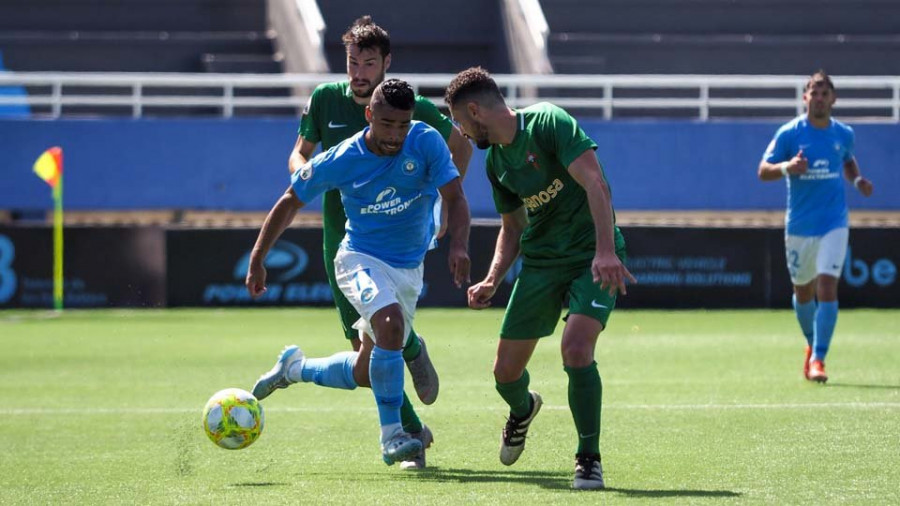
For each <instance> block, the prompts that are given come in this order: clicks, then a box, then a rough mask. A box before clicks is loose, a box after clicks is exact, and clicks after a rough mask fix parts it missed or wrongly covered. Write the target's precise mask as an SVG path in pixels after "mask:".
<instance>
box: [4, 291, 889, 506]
mask: <svg viewBox="0 0 900 506" xmlns="http://www.w3.org/2000/svg"><path fill="white" fill-rule="evenodd" d="M501 318H502V312H501V311H500V310H487V311H482V312H475V311H468V310H464V309H456V310H438V309H426V310H421V311H419V313H418V318H417V320H416V328H417V329H418V330H419V331H420V332H421V333H422V334H423V335H424V336H426V338H427V339H428V344H429V350H430V352H431V355H432V359H433V361H434V363H435V365H436V367H437V368H438V371H439V373H440V374H441V394H440V397H439V398H438V401H437V403H435V404H434V405H433V406H430V407H427V408H424V407H423V408H420V409H419V413H420V415H421V417H422V419H423V420H424V421H425V422H426V423H427V424H428V425H429V426H430V427H431V428H432V429H433V431H434V434H435V444H434V446H433V447H432V449H431V450H429V452H428V460H429V465H430V469H429V470H427V471H425V472H420V473H415V472H409V471H401V470H400V469H399V466H393V467H388V466H385V465H384V464H383V463H382V462H381V458H380V454H379V448H378V440H377V438H378V427H377V414H376V411H375V408H374V402H373V399H372V397H371V394H370V391H369V390H365V389H358V390H356V391H353V392H347V391H338V390H330V389H324V388H321V387H317V386H314V385H296V386H294V387H292V388H290V389H287V390H282V391H279V392H276V393H275V394H273V396H272V397H271V398H269V399H267V400H265V401H264V403H263V405H264V407H265V409H266V427H265V430H264V431H263V434H262V436H261V438H260V439H259V441H257V442H256V443H255V444H254V445H253V446H251V447H249V448H247V449H245V450H240V451H227V450H223V449H220V448H218V447H216V446H214V445H213V444H212V443H211V442H210V441H209V440H207V439H206V436H205V435H204V433H203V430H202V428H201V423H200V413H201V410H202V408H203V405H204V403H205V402H206V400H207V399H208V398H209V396H210V395H212V393H213V392H215V391H217V390H219V389H222V388H226V387H240V388H244V389H248V390H249V389H250V388H251V387H252V385H253V382H254V380H255V379H256V377H257V376H258V375H259V374H260V373H262V372H264V371H266V370H268V369H269V368H270V367H271V365H272V363H273V361H274V359H275V357H276V355H277V353H278V352H279V351H280V350H281V348H282V346H283V345H285V344H290V343H296V344H299V345H300V346H301V347H302V348H303V349H304V351H305V352H306V353H307V355H310V356H323V355H327V354H331V353H333V352H335V351H344V350H345V349H347V344H346V342H345V341H344V340H343V339H342V338H340V337H339V333H338V332H337V330H338V322H337V316H336V314H335V312H334V310H333V309H280V310H258V309H253V310H250V309H245V310H110V311H68V312H66V313H64V314H63V315H62V316H60V317H51V316H49V315H48V314H47V313H43V312H25V311H3V312H0V399H2V402H0V420H2V429H0V504H125V503H128V504H388V503H396V504H516V505H525V504H567V505H572V504H597V503H603V504H619V503H623V504H629V503H644V502H652V503H654V504H656V503H659V504H666V503H668V504H688V503H692V504H726V503H727V504H731V503H734V504H744V503H748V504H751V503H767V504H898V503H900V486H898V483H900V368H898V367H897V364H898V359H900V311H872V310H853V311H850V310H844V311H842V312H841V314H840V317H839V322H838V327H837V332H836V335H835V338H834V342H833V345H832V350H831V354H830V355H829V360H828V362H827V365H828V372H829V374H830V375H831V380H830V381H829V383H828V384H827V385H826V386H820V385H814V384H810V383H808V382H806V381H805V380H803V379H802V378H801V374H800V366H801V362H802V353H803V351H802V348H803V346H802V343H803V339H802V337H800V334H799V331H798V329H797V324H796V321H795V319H794V316H793V313H791V312H789V311H708V312H707V311H683V312H658V311H618V312H616V313H615V314H614V315H613V317H612V319H611V321H610V328H609V329H608V331H607V332H604V334H603V335H601V338H600V343H599V345H598V349H597V362H598V364H599V368H600V374H601V376H602V377H603V380H604V405H603V432H602V438H601V447H602V451H603V462H604V468H605V474H606V481H607V486H608V487H609V489H608V490H606V491H603V492H574V491H572V490H570V488H569V487H570V485H571V480H572V474H573V454H574V449H575V446H574V445H575V434H574V428H573V425H572V419H571V415H570V413H569V411H568V409H567V406H566V376H565V373H564V372H563V370H562V367H561V362H560V354H559V336H560V332H561V327H560V328H558V329H557V333H556V335H554V336H552V337H548V338H546V339H544V341H543V342H541V343H540V345H539V346H538V349H537V351H536V353H535V356H534V358H533V359H532V362H531V366H530V367H529V371H530V372H531V378H532V388H533V389H535V390H537V391H539V392H540V393H541V394H542V395H543V397H544V401H545V407H544V410H543V411H542V412H541V414H540V415H539V416H538V417H537V418H536V419H535V422H534V424H533V425H532V429H531V432H530V434H529V440H528V445H527V448H526V450H525V453H524V454H523V456H522V458H521V459H520V460H519V462H518V463H517V464H516V465H515V466H512V467H504V466H503V465H501V464H500V462H499V460H498V456H497V453H498V443H499V438H500V430H501V428H502V425H503V422H504V415H505V414H506V410H505V409H504V405H503V402H502V400H501V399H500V397H499V395H497V393H496V392H495V390H494V384H493V379H492V375H491V365H492V361H493V355H494V350H495V347H496V340H497V338H496V334H497V330H498V327H499V324H500V320H501ZM410 392H412V391H411V390H410ZM411 397H413V398H414V397H415V395H414V394H411ZM598 495H599V497H598Z"/></svg>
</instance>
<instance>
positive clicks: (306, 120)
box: [288, 16, 472, 469]
mask: <svg viewBox="0 0 900 506" xmlns="http://www.w3.org/2000/svg"><path fill="white" fill-rule="evenodd" d="M342 41H343V42H344V46H345V48H346V50H347V77H348V80H347V81H341V82H334V83H325V84H321V85H319V86H318V87H316V89H315V90H314V91H313V93H312V96H311V97H310V100H309V103H308V104H307V105H306V108H305V109H304V111H303V116H302V118H301V120H300V128H299V132H298V133H299V135H298V137H297V142H296V144H295V145H294V149H293V151H292V152H291V156H290V160H289V163H288V165H289V168H290V171H291V173H293V172H295V171H296V170H299V169H300V168H301V167H302V166H303V165H305V164H306V163H307V162H308V161H309V160H310V159H311V158H312V155H313V153H314V152H315V149H316V145H317V144H319V143H321V144H322V149H323V150H327V149H329V148H331V147H332V146H334V145H336V144H338V143H340V142H341V141H343V140H345V139H347V138H349V137H350V136H352V135H353V134H355V133H357V132H359V131H360V130H362V129H363V128H365V127H366V126H368V123H367V121H366V116H365V111H366V106H367V105H368V104H369V101H370V100H371V97H372V92H373V91H374V90H375V88H376V87H377V86H378V85H379V84H380V83H381V82H382V81H384V76H385V72H386V71H387V69H388V68H389V67H390V64H391V43H390V36H389V35H388V33H387V32H386V31H385V30H384V29H383V28H381V27H380V26H378V25H376V24H375V23H374V22H372V19H371V18H370V17H369V16H364V17H361V18H359V19H357V20H356V21H355V22H354V23H353V25H351V26H350V28H349V29H348V30H347V31H346V33H344V35H343V37H342ZM413 119H414V120H418V121H422V122H424V123H427V124H429V125H430V126H432V127H433V128H435V129H436V130H437V131H438V132H440V134H441V135H442V136H443V137H444V140H445V141H447V145H448V147H449V148H450V153H451V157H452V160H453V164H454V165H455V166H456V167H457V169H458V170H459V173H460V176H464V175H465V170H466V167H468V164H469V159H470V158H471V156H472V146H471V145H470V144H469V142H468V141H467V140H466V139H465V138H464V137H463V136H462V134H461V133H460V131H459V129H458V128H456V127H455V126H454V125H453V123H452V122H451V121H450V119H449V118H447V117H446V116H444V115H443V114H441V113H440V111H439V110H438V109H437V107H436V106H435V105H434V104H433V103H432V102H431V101H430V100H428V99H426V98H424V97H421V96H417V97H416V105H415V110H414V113H413ZM322 218H323V229H324V230H323V235H324V240H323V253H324V261H325V270H326V272H327V274H328V282H329V284H330V285H331V291H332V294H333V296H334V302H335V306H336V307H337V310H338V314H339V315H340V319H341V325H342V326H343V331H344V336H345V337H346V338H347V339H348V340H350V342H351V345H352V346H353V349H354V350H355V351H358V352H359V359H358V362H357V363H359V364H363V363H368V361H369V355H370V354H371V352H372V347H373V343H372V341H371V339H369V338H366V339H360V337H359V336H360V331H359V330H357V329H356V328H354V327H353V325H354V324H355V323H356V322H357V321H358V320H359V313H357V311H356V310H355V309H354V308H353V306H352V305H351V304H350V302H349V301H348V300H347V298H346V297H345V296H344V294H343V293H342V292H341V290H340V288H339V287H338V284H337V281H336V280H335V272H334V258H335V256H336V255H337V250H338V247H339V245H340V243H341V241H342V240H343V238H344V226H345V223H346V221H347V217H346V215H345V214H344V208H343V205H342V203H341V197H340V193H339V192H338V191H330V192H327V193H325V194H324V195H323V197H322ZM445 224H446V217H445V216H442V219H441V232H440V233H439V234H438V236H440V235H442V233H443V227H444V226H445ZM410 337H411V338H410V339H409V340H408V341H407V345H406V347H405V348H404V350H403V358H404V359H405V360H406V363H407V366H408V368H409V370H410V373H411V376H412V379H413V385H414V387H415V389H416V394H417V395H418V397H419V399H421V400H422V402H424V403H425V404H431V403H433V402H434V401H435V399H436V398H437V394H438V386H439V382H438V376H437V373H436V372H435V370H434V366H433V365H432V364H431V360H430V358H429V357H428V352H427V349H426V348H425V346H424V341H423V340H421V339H420V337H419V336H418V335H416V334H415V331H411V336H410ZM354 379H355V380H356V382H357V384H359V385H360V386H368V385H369V377H368V374H367V373H366V372H365V369H364V368H363V367H358V368H355V369H354ZM401 418H402V422H403V429H404V430H406V431H407V432H409V433H411V434H413V436H415V437H417V438H419V439H421V440H422V443H423V445H424V446H425V447H427V446H428V445H430V444H431V440H432V435H431V431H430V430H429V429H428V427H426V426H424V425H423V424H422V423H421V421H420V420H419V418H418V416H417V415H416V413H415V410H414V409H413V407H412V404H411V403H410V402H409V398H408V397H407V396H406V395H405V394H404V396H403V406H402V407H401ZM401 467H402V468H403V469H421V468H424V467H425V454H424V451H423V452H422V453H421V454H420V455H417V456H416V458H415V459H413V460H411V461H408V462H403V463H402V464H401Z"/></svg>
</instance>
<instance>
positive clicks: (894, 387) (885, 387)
mask: <svg viewBox="0 0 900 506" xmlns="http://www.w3.org/2000/svg"><path fill="white" fill-rule="evenodd" d="M826 386H828V387H836V388H862V389H872V390H900V385H864V384H858V383H828V384H827V385H826Z"/></svg>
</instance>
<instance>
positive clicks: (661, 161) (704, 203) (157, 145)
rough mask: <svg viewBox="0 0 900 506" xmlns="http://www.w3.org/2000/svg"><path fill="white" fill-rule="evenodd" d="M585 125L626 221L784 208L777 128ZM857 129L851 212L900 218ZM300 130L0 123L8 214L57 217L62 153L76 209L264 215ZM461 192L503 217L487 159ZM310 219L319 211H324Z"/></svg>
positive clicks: (873, 138)
mask: <svg viewBox="0 0 900 506" xmlns="http://www.w3.org/2000/svg"><path fill="white" fill-rule="evenodd" d="M580 124H581V126H582V127H584V129H585V130H586V132H587V133H588V134H589V135H590V136H591V137H592V138H593V139H595V140H596V142H597V144H598V145H599V148H598V156H599V159H600V161H601V162H602V163H603V165H604V167H605V169H606V174H607V177H608V179H609V181H610V184H611V187H612V190H613V201H614V203H615V206H616V208H617V209H619V210H655V209H662V210H691V209H716V210H762V209H766V210H769V209H782V208H784V205H785V200H786V197H785V187H784V184H783V183H769V184H764V183H761V182H759V181H758V180H757V178H756V167H757V165H758V162H759V160H760V158H761V156H762V153H763V151H764V150H765V148H766V145H767V144H768V143H769V141H770V139H771V137H772V135H773V134H774V132H775V130H776V129H777V127H778V126H779V124H778V123H775V122H771V121H759V122H755V121H741V122H736V121H730V122H724V121H723V122H718V121H717V122H706V123H704V122H693V121H638V120H635V121H627V120H620V121H597V120H585V121H581V122H580ZM854 128H855V130H856V132H857V145H856V154H857V158H858V159H859V162H860V165H861V167H862V169H863V172H864V173H865V174H866V176H867V177H869V178H870V179H871V180H872V181H874V182H875V185H876V186H875V193H874V195H873V196H872V197H871V198H868V199H864V198H862V197H861V196H859V195H858V194H857V192H855V191H852V188H851V187H850V185H849V184H848V185H847V189H848V191H847V195H848V203H849V205H850V206H851V208H854V209H879V210H900V199H898V198H897V197H896V196H897V195H900V173H898V172H897V170H896V167H900V144H898V143H897V142H896V139H898V138H900V124H859V125H854ZM296 129H297V122H296V120H293V119H231V120H222V119H178V120H174V119H144V120H127V119H100V120H55V121H41V120H15V119H0V175H2V178H0V209H6V210H37V209H49V207H50V206H51V205H52V203H51V200H50V198H49V197H48V192H47V188H46V185H45V184H44V183H43V182H42V181H40V180H39V179H38V178H36V177H35V176H34V174H32V172H31V166H32V164H33V163H34V161H35V159H36V158H37V157H38V155H40V153H42V152H43V151H44V150H45V149H47V148H48V147H49V146H53V145H59V146H62V147H63V150H64V159H65V175H66V176H65V177H66V185H65V189H66V197H65V202H66V207H67V209H74V210H128V209H139V210H142V209H200V210H236V211H241V210H248V211H265V210H268V209H269V208H270V207H271V206H272V204H273V203H274V202H275V201H276V200H277V198H278V196H279V195H281V193H282V192H284V189H285V188H286V187H287V185H288V182H289V180H288V171H287V157H288V153H289V152H290V149H291V147H292V146H293V145H294V141H295V140H296ZM464 187H465V191H466V193H467V195H468V198H469V202H470V207H471V210H472V215H473V216H474V217H495V216H496V213H495V211H494V207H493V201H492V199H491V195H490V188H489V185H488V182H487V178H486V177H485V174H484V156H483V152H480V151H478V150H476V153H475V154H474V156H473V157H472V162H471V164H470V167H469V172H468V175H467V177H466V179H465V181H464ZM317 200H318V199H317ZM310 209H313V210H318V209H320V207H319V202H312V203H310Z"/></svg>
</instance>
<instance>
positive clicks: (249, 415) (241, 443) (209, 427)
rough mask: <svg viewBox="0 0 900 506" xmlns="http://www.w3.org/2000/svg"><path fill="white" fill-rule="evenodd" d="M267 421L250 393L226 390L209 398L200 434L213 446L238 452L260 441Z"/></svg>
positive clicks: (260, 407)
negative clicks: (202, 431)
mask: <svg viewBox="0 0 900 506" xmlns="http://www.w3.org/2000/svg"><path fill="white" fill-rule="evenodd" d="M265 420H266V417H265V415H264V414H263V409H262V406H260V404H259V401H257V400H256V397H253V394H251V393H250V392H247V391H244V390H241V389H240V388H226V389H225V390H220V391H218V392H216V393H215V394H213V396H212V397H210V399H209V401H208V402H207V403H206V407H204V408H203V430H205V431H206V435H207V436H209V439H210V440H212V442H213V443H216V444H217V445H219V446H221V447H222V448H226V449H228V450H240V449H241V448H246V447H248V446H250V445H251V444H252V443H253V442H254V441H256V440H257V438H259V434H260V433H261V432H262V429H263V424H265Z"/></svg>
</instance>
